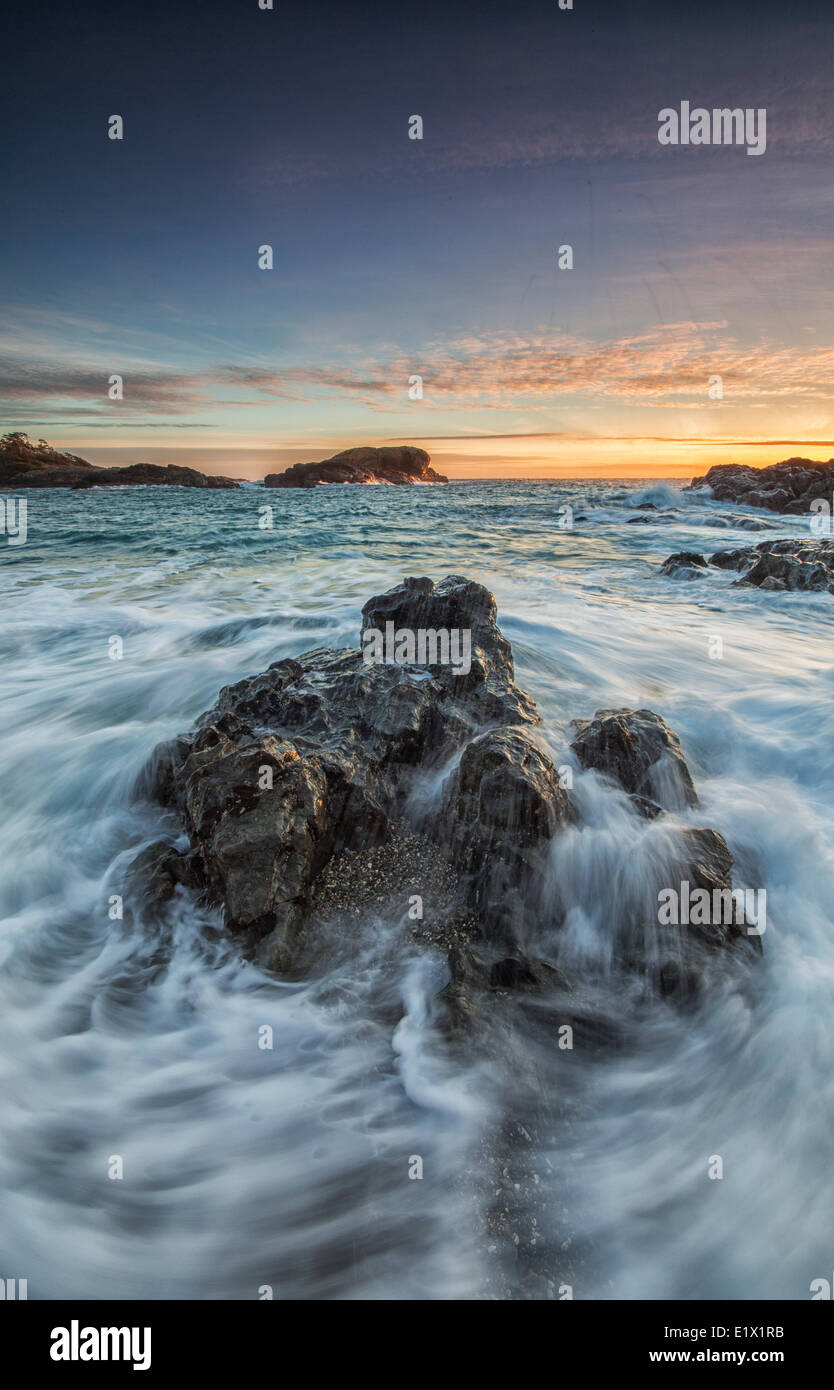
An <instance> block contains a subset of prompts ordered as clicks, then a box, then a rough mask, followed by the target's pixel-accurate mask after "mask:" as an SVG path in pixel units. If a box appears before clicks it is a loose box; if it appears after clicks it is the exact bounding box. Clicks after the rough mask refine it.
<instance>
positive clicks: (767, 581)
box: [733, 541, 834, 594]
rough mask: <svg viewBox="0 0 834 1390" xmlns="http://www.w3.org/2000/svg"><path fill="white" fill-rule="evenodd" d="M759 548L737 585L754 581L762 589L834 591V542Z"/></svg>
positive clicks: (753, 583)
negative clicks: (792, 548) (791, 548)
mask: <svg viewBox="0 0 834 1390" xmlns="http://www.w3.org/2000/svg"><path fill="white" fill-rule="evenodd" d="M757 549H759V553H758V555H757V556H756V560H755V562H754V563H753V565H752V566H751V567H750V569H749V570H747V572H746V573H745V574H743V575H742V577H741V579H737V580H736V581H735V584H734V586H733V587H734V588H735V587H737V586H739V585H745V586H746V585H751V584H752V585H756V586H757V587H758V588H760V589H774V590H780V589H781V590H783V591H784V590H809V591H811V592H813V593H829V594H834V545H831V544H830V543H828V542H824V541H823V542H818V543H817V544H816V545H813V544H811V545H805V546H801V547H799V548H797V549H796V550H795V551H794V552H789V551H787V550H785V549H783V550H779V551H776V550H775V549H761V548H758V547H757Z"/></svg>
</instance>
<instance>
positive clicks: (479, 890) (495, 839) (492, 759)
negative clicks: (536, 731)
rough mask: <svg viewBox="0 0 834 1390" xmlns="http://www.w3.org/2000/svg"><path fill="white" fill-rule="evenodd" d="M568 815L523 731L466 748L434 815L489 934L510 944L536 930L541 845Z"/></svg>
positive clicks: (555, 777) (492, 735) (563, 796)
mask: <svg viewBox="0 0 834 1390" xmlns="http://www.w3.org/2000/svg"><path fill="white" fill-rule="evenodd" d="M574 819H575V816H574V812H573V809H572V807H571V804H570V801H569V800H568V796H567V793H566V792H565V791H564V790H563V789H562V787H561V786H560V784H559V774H558V772H557V771H556V768H555V767H554V765H553V763H552V761H551V759H550V758H549V757H548V755H547V754H546V753H545V752H543V751H542V750H541V749H540V748H539V747H537V745H536V744H535V743H534V741H533V739H532V738H531V736H530V734H529V733H528V731H527V730H526V729H522V728H502V729H493V730H490V731H489V732H488V733H485V734H481V735H480V737H478V738H476V739H473V741H472V742H471V743H469V744H468V745H467V746H466V748H465V749H464V751H463V754H462V756H461V759H460V762H459V763H458V766H457V768H456V769H455V771H454V773H453V774H452V776H451V778H450V779H449V781H448V783H447V785H446V787H445V788H444V797H443V803H442V807H441V812H440V820H441V823H442V824H443V825H444V826H445V827H447V830H446V834H447V835H448V839H447V840H446V843H447V845H448V849H449V853H450V856H451V859H452V862H453V863H454V864H455V865H456V866H457V868H458V870H459V872H460V873H461V874H462V875H463V876H464V882H465V883H466V885H467V888H468V897H469V900H470V901H471V903H472V906H473V910H474V911H475V912H476V913H477V914H478V917H479V920H480V922H481V924H482V930H483V932H484V935H485V936H486V937H487V938H488V939H489V940H491V941H503V942H506V944H507V946H508V948H509V947H512V946H513V945H514V943H516V942H519V941H522V942H525V941H527V940H528V939H529V938H530V937H531V936H534V935H535V928H536V924H537V922H538V920H539V917H540V914H541V913H542V912H543V911H544V910H545V893H546V883H547V877H546V869H547V864H546V851H547V846H548V845H549V843H550V841H551V840H552V838H553V836H554V835H555V834H556V832H557V831H558V830H560V829H561V828H562V827H563V826H565V825H567V824H570V823H571V822H572V821H573V820H574Z"/></svg>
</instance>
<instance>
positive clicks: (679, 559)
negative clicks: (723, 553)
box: [660, 550, 707, 579]
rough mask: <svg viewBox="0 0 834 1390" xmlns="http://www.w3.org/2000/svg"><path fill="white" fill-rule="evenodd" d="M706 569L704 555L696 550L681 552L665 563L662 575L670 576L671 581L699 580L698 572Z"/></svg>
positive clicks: (662, 566) (661, 569)
mask: <svg viewBox="0 0 834 1390" xmlns="http://www.w3.org/2000/svg"><path fill="white" fill-rule="evenodd" d="M706 568H707V562H706V560H705V559H704V557H703V555H698V554H697V553H696V552H695V551H694V550H679V551H678V552H677V553H676V554H675V555H670V556H669V559H668V560H664V561H663V564H662V565H661V567H660V573H661V574H666V575H668V576H669V578H670V579H698V578H699V577H700V576H699V573H698V571H699V570H705V569H706Z"/></svg>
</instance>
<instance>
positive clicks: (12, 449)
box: [0, 433, 239, 488]
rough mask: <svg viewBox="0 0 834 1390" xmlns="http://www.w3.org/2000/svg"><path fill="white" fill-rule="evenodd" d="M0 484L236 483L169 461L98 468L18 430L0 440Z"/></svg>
mask: <svg viewBox="0 0 834 1390" xmlns="http://www.w3.org/2000/svg"><path fill="white" fill-rule="evenodd" d="M0 485H5V486H11V487H15V488H23V487H27V488H33V487H70V488H90V487H129V486H146V487H147V486H158V485H165V486H168V487H203V488H236V487H238V486H239V484H238V483H237V482H236V481H235V480H234V479H233V478H221V477H215V476H214V475H212V474H206V473H199V472H198V471H197V469H196V468H182V467H180V466H179V465H178V464H173V463H169V464H165V465H162V464H158V463H132V464H130V465H129V466H128V467H126V468H99V467H97V466H96V465H95V464H93V463H88V462H87V460H86V459H82V458H79V457H78V456H77V455H76V454H62V453H59V452H58V450H57V449H53V448H51V447H50V445H49V444H47V443H46V440H44V439H41V440H39V441H38V443H37V444H33V443H32V441H31V440H30V439H29V437H28V435H25V434H21V433H15V434H7V435H4V436H3V438H2V439H0Z"/></svg>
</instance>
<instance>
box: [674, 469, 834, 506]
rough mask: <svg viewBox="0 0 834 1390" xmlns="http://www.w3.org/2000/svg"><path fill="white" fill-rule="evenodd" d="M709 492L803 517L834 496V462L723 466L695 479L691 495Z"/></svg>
mask: <svg viewBox="0 0 834 1390" xmlns="http://www.w3.org/2000/svg"><path fill="white" fill-rule="evenodd" d="M704 489H709V490H710V491H711V492H712V495H713V497H714V498H715V499H716V501H718V502H738V503H743V504H744V505H745V506H748V507H766V508H767V509H768V510H769V511H772V512H786V513H789V514H791V515H794V516H796V515H799V514H800V513H802V512H810V510H811V503H812V502H814V501H816V500H817V499H819V498H825V499H826V500H827V501H829V502H830V501H831V499H832V496H834V459H829V460H828V462H827V463H817V462H815V461H814V460H812V459H803V458H791V459H786V460H785V461H784V462H782V463H774V464H771V465H770V466H769V467H768V468H751V467H750V466H749V465H747V464H742V463H720V464H716V465H715V467H714V468H710V470H709V472H708V473H705V474H704V475H703V477H700V478H693V480H692V482H691V483H690V484H689V487H688V488H686V489H684V490H685V491H687V492H697V491H700V490H704Z"/></svg>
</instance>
